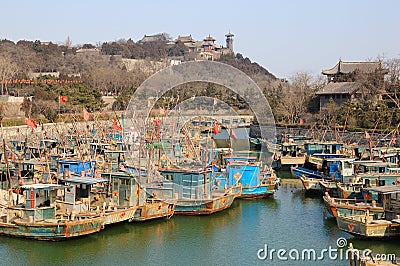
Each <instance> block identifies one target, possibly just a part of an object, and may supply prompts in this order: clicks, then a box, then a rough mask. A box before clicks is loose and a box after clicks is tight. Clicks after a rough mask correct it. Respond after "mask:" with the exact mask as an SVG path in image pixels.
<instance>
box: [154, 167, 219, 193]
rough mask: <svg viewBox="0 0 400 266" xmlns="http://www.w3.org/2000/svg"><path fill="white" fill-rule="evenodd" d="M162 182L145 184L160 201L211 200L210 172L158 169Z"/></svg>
mask: <svg viewBox="0 0 400 266" xmlns="http://www.w3.org/2000/svg"><path fill="white" fill-rule="evenodd" d="M159 171H160V173H161V175H162V177H163V181H162V182H161V183H150V184H147V191H148V193H149V194H150V195H153V196H154V197H155V198H160V199H188V200H189V199H211V179H212V171H211V170H190V169H160V170H159Z"/></svg>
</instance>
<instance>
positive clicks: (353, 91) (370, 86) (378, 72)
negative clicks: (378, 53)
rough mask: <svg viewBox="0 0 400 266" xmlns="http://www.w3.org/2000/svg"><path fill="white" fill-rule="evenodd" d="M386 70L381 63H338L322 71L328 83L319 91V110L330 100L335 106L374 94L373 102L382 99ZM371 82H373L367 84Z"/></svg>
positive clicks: (340, 61) (317, 93)
mask: <svg viewBox="0 0 400 266" xmlns="http://www.w3.org/2000/svg"><path fill="white" fill-rule="evenodd" d="M387 73H388V72H387V70H386V69H383V68H382V65H381V62H343V61H342V60H341V59H339V62H338V63H337V64H336V65H335V66H334V67H332V68H331V69H327V70H323V71H322V74H323V75H325V76H327V79H328V83H327V85H326V86H324V87H323V88H322V89H321V90H320V91H318V92H316V95H318V96H319V102H320V110H323V109H324V108H325V105H326V104H327V103H328V102H329V101H330V99H332V100H333V101H334V102H335V103H336V104H337V105H341V104H343V103H344V102H346V101H349V100H350V101H355V100H358V99H360V97H362V95H363V94H366V93H367V94H368V93H370V94H371V93H372V92H378V93H375V94H374V95H372V96H373V99H374V100H375V101H378V100H381V99H382V93H383V92H384V87H383V85H384V76H385V74H387ZM368 80H373V82H372V83H371V82H368Z"/></svg>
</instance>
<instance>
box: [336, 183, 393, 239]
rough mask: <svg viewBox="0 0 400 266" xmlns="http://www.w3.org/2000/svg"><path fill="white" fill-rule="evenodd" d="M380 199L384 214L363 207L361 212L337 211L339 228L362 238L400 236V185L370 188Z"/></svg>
mask: <svg viewBox="0 0 400 266" xmlns="http://www.w3.org/2000/svg"><path fill="white" fill-rule="evenodd" d="M370 191H371V192H372V193H373V194H376V195H378V197H380V198H381V200H382V205H383V208H384V214H383V215H382V216H380V217H379V216H378V215H377V214H376V213H375V212H372V213H371V212H370V210H369V209H365V210H364V211H362V213H361V214H342V213H340V212H339V213H338V215H337V217H336V221H337V224H338V227H339V229H340V230H343V231H345V232H348V233H350V234H352V235H354V236H357V237H363V238H388V237H399V236H400V186H393V185H391V186H381V187H375V188H371V189H370Z"/></svg>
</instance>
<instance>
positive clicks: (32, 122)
mask: <svg viewBox="0 0 400 266" xmlns="http://www.w3.org/2000/svg"><path fill="white" fill-rule="evenodd" d="M25 124H27V125H28V126H30V127H32V128H37V125H36V121H35V120H33V119H30V118H25Z"/></svg>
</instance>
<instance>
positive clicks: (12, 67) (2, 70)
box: [0, 55, 18, 94]
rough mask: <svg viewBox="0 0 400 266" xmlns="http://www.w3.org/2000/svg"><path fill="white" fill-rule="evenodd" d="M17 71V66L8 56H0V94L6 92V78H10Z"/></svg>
mask: <svg viewBox="0 0 400 266" xmlns="http://www.w3.org/2000/svg"><path fill="white" fill-rule="evenodd" d="M17 72H18V66H17V65H16V64H15V63H14V62H13V61H12V59H11V58H10V57H8V56H4V55H1V56H0V81H1V94H6V93H7V83H6V80H8V79H12V78H13V77H14V76H15V74H16V73H17Z"/></svg>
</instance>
